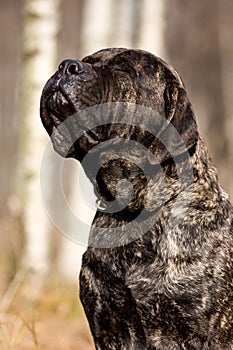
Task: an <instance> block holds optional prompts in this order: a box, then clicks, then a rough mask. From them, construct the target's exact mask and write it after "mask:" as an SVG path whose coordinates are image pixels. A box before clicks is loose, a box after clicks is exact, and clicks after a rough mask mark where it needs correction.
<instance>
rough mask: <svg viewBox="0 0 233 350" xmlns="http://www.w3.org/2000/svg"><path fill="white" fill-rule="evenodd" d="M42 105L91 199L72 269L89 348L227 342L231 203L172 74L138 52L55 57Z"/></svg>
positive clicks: (232, 336)
mask: <svg viewBox="0 0 233 350" xmlns="http://www.w3.org/2000/svg"><path fill="white" fill-rule="evenodd" d="M40 113H41V120H42V123H43V125H44V127H45V129H46V131H47V132H48V134H49V135H50V137H51V140H52V143H53V146H54V149H55V150H56V151H57V152H58V153H59V154H60V155H62V156H63V157H67V158H68V157H73V158H75V159H77V160H78V161H79V162H80V163H81V164H82V166H83V168H84V170H85V172H86V174H87V176H88V177H89V179H90V180H91V182H92V184H93V186H94V190H95V193H96V196H97V198H98V200H97V212H96V215H95V218H94V220H93V224H92V228H91V232H90V237H89V244H88V248H87V250H86V252H85V254H84V256H83V261H82V269H81V273H80V298H81V301H82V304H83V306H84V310H85V313H86V316H87V318H88V321H89V325H90V329H91V332H92V334H93V338H94V342H95V346H96V349H97V350H100V349H101V350H120V349H121V350H123V349H124V350H126V349H127V350H142V349H148V350H152V349H156V350H165V349H166V350H180V349H184V350H191V349H192V350H194V349H195V350H197V349H198V350H199V349H203V350H207V349H208V350H227V349H228V350H230V349H233V215H232V213H233V209H232V206H231V203H230V201H229V198H228V195H227V194H226V193H225V192H224V191H223V189H222V188H221V187H220V185H219V184H218V178H217V172H216V169H215V167H214V165H213V164H212V162H211V160H210V158H209V156H208V153H207V149H206V146H205V142H204V141H203V139H202V138H201V136H200V135H199V132H198V129H197V123H196V118H195V114H194V111H193V108H192V105H191V102H190V100H189V98H188V95H187V93H186V90H185V87H184V83H183V81H182V79H181V78H180V76H179V75H178V73H177V72H176V71H175V70H174V69H173V68H172V67H170V66H169V65H168V64H167V63H165V62H164V61H163V60H162V59H160V58H158V57H156V56H154V55H152V54H151V53H148V52H145V51H142V50H132V49H124V48H110V49H104V50H101V51H98V52H97V53H94V54H93V55H90V56H87V57H85V58H84V59H83V60H64V61H63V62H62V63H61V64H60V65H59V68H58V70H57V72H55V74H54V75H53V76H52V77H51V78H50V79H49V80H48V82H47V83H46V85H45V87H44V89H43V92H42V97H41V107H40ZM77 229H78V228H77Z"/></svg>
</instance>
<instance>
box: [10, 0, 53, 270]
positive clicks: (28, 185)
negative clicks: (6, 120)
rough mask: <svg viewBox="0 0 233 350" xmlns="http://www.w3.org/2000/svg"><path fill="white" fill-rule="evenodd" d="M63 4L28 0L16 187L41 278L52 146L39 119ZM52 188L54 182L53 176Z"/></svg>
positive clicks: (28, 263) (31, 262) (28, 252)
mask: <svg viewBox="0 0 233 350" xmlns="http://www.w3.org/2000/svg"><path fill="white" fill-rule="evenodd" d="M59 6H60V1H59V0H24V13H23V14H24V17H23V20H24V28H23V41H22V45H23V54H22V69H21V95H20V101H19V103H20V106H19V108H20V118H21V121H20V124H21V128H20V133H21V134H20V146H19V157H18V171H19V179H18V181H17V182H18V183H20V184H23V185H22V188H19V189H18V190H19V192H20V197H21V203H22V212H23V223H24V232H25V238H26V242H25V254H24V258H23V262H24V266H25V267H26V268H30V269H32V270H33V271H35V272H37V273H40V274H41V275H43V274H44V273H46V272H47V270H48V266H49V248H50V247H49V231H50V229H51V225H50V224H49V219H48V217H47V214H46V212H45V210H44V208H43V205H42V201H41V194H40V165H41V160H42V157H43V152H44V150H45V145H46V143H47V142H48V137H47V136H46V133H45V131H44V129H43V127H42V124H41V121H40V116H39V102H40V95H41V91H42V87H43V85H44V84H45V82H46V81H47V80H48V77H49V76H50V75H51V74H52V73H53V71H54V69H55V64H56V63H55V62H56V55H57V39H58V33H59V30H60V13H59V12H60V11H59V8H60V7H59ZM49 171H50V169H48V177H47V181H48V185H47V188H48V190H49V188H50V187H51V186H50V185H51V182H52V181H53V180H52V178H51V176H49Z"/></svg>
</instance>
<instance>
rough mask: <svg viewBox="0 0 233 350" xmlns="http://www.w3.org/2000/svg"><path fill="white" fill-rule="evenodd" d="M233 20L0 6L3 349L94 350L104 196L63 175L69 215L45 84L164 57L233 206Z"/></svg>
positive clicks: (160, 9)
mask: <svg viewBox="0 0 233 350" xmlns="http://www.w3.org/2000/svg"><path fill="white" fill-rule="evenodd" d="M232 18H233V2H232V1H231V0H197V1H193V0H101V1H100V0H64V1H62V0H24V1H22V0H20V1H19V0H8V1H3V0H0V33H1V39H0V76H1V79H0V125H1V128H0V140H1V147H0V181H1V182H0V183H1V186H0V237H1V244H0V348H1V349H3V350H5V349H24V350H25V349H30V350H31V349H53V350H60V349H80V350H82V349H85V350H89V349H94V348H93V345H92V341H91V337H90V335H89V330H88V326H87V324H86V321H85V317H84V315H83V312H82V308H81V306H80V303H79V301H78V298H77V295H78V287H77V280H78V272H79V268H80V264H81V255H82V253H83V252H84V251H85V243H86V241H87V239H88V230H89V226H90V223H91V219H92V216H93V215H94V211H95V209H94V205H93V203H94V197H93V194H92V189H91V186H90V184H89V183H88V181H87V179H86V178H85V177H84V175H83V173H82V172H81V171H80V169H79V166H78V164H77V163H75V162H72V161H68V160H67V161H66V162H64V164H62V175H61V176H60V177H62V182H63V187H64V193H65V198H66V202H67V203H68V205H67V206H68V207H69V209H68V210H67V208H64V207H63V205H64V203H63V201H62V198H60V197H59V195H58V194H57V190H56V184H57V182H56V181H58V180H57V171H58V166H59V159H58V158H57V156H55V155H54V152H53V151H52V149H51V148H49V147H50V146H49V145H50V143H49V139H48V136H47V135H46V133H45V131H44V129H43V127H42V124H41V122H40V117H39V99H40V94H41V90H42V88H43V85H44V84H45V82H46V80H47V79H48V78H49V76H50V75H51V74H52V73H53V72H54V71H55V69H56V67H57V66H58V64H59V62H60V61H61V60H63V59H64V58H82V57H84V56H85V55H87V54H90V53H93V52H95V51H97V50H99V49H102V48H104V47H114V46H119V47H132V48H141V49H145V50H148V51H151V52H152V53H154V54H155V55H157V56H160V57H162V58H163V59H165V60H166V61H168V62H169V63H170V64H171V65H173V66H174V67H175V68H176V69H177V70H178V72H179V73H180V74H181V76H182V78H183V80H184V82H185V86H186V88H187V90H188V93H189V95H190V99H191V101H192V104H193V106H194V110H195V112H196V116H197V120H198V125H199V130H200V132H201V134H202V135H203V137H204V138H205V139H206V142H207V145H208V147H209V152H210V155H211V157H212V159H213V160H214V163H215V164H216V166H217V168H218V173H219V178H220V182H221V184H222V186H223V188H224V189H225V190H226V191H227V192H229V193H230V195H231V198H232V196H233V186H232V175H233V137H232V135H233V104H232V91H233V21H232ZM45 153H46V157H47V159H50V160H51V162H49V164H48V162H47V163H46V166H44V165H43V164H44V163H43V159H44V158H43V157H44V154H45ZM41 174H43V176H44V177H43V178H42V177H41V176H42V175H41ZM80 184H81V185H80ZM44 188H45V189H47V190H46V192H48V194H49V198H46V199H45V198H43V197H44V191H45V190H43V189H44ZM83 188H84V189H85V191H84V190H83ZM71 190H72V191H71ZM84 192H85V193H88V196H89V197H88V198H87V196H86V197H85V198H84V195H83V193H84ZM51 207H52V210H51ZM69 211H72V212H74V213H75V215H77V216H79V217H81V218H82V220H83V222H84V225H83V226H82V227H81V226H80V227H77V224H76V221H75V220H70V215H69ZM60 233H62V234H60ZM67 237H68V238H67ZM69 238H71V239H69ZM74 241H75V242H74Z"/></svg>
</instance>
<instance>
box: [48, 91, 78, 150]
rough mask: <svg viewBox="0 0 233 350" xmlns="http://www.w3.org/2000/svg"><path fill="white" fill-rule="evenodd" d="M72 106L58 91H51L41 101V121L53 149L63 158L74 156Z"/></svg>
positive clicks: (63, 94) (62, 93) (73, 110)
mask: <svg viewBox="0 0 233 350" xmlns="http://www.w3.org/2000/svg"><path fill="white" fill-rule="evenodd" d="M75 112H76V111H75V108H74V105H73V104H72V103H71V101H70V100H69V98H68V97H67V96H66V94H65V93H64V92H63V91H61V90H60V89H56V90H53V91H52V92H51V93H50V94H48V96H47V97H46V98H43V99H42V100H41V119H42V123H43V125H44V127H45V129H46V131H47V132H48V134H49V136H50V138H51V141H52V143H53V147H54V149H55V151H56V152H58V153H59V154H60V155H61V156H63V157H70V156H72V155H73V154H74V141H75V140H74V138H73V136H72V127H71V125H70V124H71V123H70V119H71V117H72V115H73V114H74V113H75Z"/></svg>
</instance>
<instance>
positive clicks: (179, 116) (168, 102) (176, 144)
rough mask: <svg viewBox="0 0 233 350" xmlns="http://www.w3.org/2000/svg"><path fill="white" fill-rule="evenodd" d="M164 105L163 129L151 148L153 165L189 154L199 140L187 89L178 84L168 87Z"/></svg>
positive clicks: (149, 155)
mask: <svg viewBox="0 0 233 350" xmlns="http://www.w3.org/2000/svg"><path fill="white" fill-rule="evenodd" d="M164 105H165V119H164V120H163V121H162V123H161V125H162V128H161V129H160V130H159V132H158V133H157V135H156V138H155V139H154V141H153V142H152V144H151V145H150V147H149V152H148V158H149V161H150V163H152V164H155V163H160V164H161V163H162V162H164V161H166V160H167V159H169V158H176V157H177V156H180V155H182V154H185V153H187V152H188V151H189V150H190V149H191V148H192V147H193V146H194V145H195V144H196V142H197V139H198V130H197V124H196V120H195V115H194V112H193V109H192V105H191V103H190V101H189V99H188V97H187V93H186V91H185V89H184V88H182V87H180V86H177V85H176V84H172V85H168V86H167V87H166V88H165V91H164ZM160 117H161V118H164V117H162V116H160Z"/></svg>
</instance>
